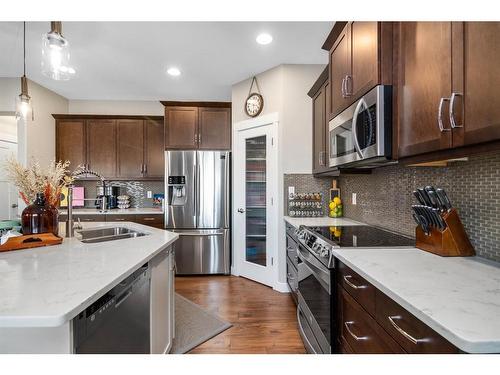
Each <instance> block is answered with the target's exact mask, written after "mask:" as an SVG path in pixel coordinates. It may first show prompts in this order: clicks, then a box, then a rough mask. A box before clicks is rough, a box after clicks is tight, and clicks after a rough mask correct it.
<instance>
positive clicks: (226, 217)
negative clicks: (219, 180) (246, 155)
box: [224, 152, 231, 228]
mask: <svg viewBox="0 0 500 375" xmlns="http://www.w3.org/2000/svg"><path fill="white" fill-rule="evenodd" d="M229 158H230V154H229V152H227V153H226V157H225V159H224V160H225V163H224V164H225V165H224V167H225V168H224V169H225V170H224V178H225V181H224V185H225V188H224V195H225V196H224V203H225V205H224V206H225V207H224V227H225V228H229V221H230V218H229V206H230V204H231V203H230V195H229V189H230V186H229V184H230V182H229V169H230V163H229Z"/></svg>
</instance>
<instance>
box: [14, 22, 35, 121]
mask: <svg viewBox="0 0 500 375" xmlns="http://www.w3.org/2000/svg"><path fill="white" fill-rule="evenodd" d="M23 64H24V65H23V76H22V77H21V94H20V95H19V96H18V97H17V99H16V117H17V118H22V119H23V120H25V121H26V120H27V119H28V118H29V117H30V115H31V119H32V120H33V108H32V102H31V97H30V96H29V94H28V79H27V78H26V22H23Z"/></svg>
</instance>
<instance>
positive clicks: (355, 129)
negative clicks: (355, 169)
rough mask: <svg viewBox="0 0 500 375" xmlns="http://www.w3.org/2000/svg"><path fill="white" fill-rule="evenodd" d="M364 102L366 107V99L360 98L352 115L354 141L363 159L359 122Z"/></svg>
mask: <svg viewBox="0 0 500 375" xmlns="http://www.w3.org/2000/svg"><path fill="white" fill-rule="evenodd" d="M363 104H364V105H365V107H366V102H365V99H364V98H361V99H359V102H358V105H357V106H356V109H355V110H354V114H353V116H352V142H353V143H354V148H355V149H356V152H357V153H358V155H359V157H360V158H361V159H363V158H364V156H363V152H362V151H361V147H359V141H358V134H357V133H358V132H357V130H358V129H357V126H358V125H357V122H358V114H359V111H360V110H361V106H362V105H363Z"/></svg>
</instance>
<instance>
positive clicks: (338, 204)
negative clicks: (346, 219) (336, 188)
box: [328, 197, 344, 217]
mask: <svg viewBox="0 0 500 375" xmlns="http://www.w3.org/2000/svg"><path fill="white" fill-rule="evenodd" d="M328 208H329V209H330V215H329V216H330V217H342V216H343V214H344V213H343V209H342V200H341V199H340V198H339V197H335V198H333V199H332V200H331V201H330V204H329V205H328Z"/></svg>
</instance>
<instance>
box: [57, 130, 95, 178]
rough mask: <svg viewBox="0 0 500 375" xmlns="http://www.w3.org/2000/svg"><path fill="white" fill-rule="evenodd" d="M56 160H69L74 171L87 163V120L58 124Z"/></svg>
mask: <svg viewBox="0 0 500 375" xmlns="http://www.w3.org/2000/svg"><path fill="white" fill-rule="evenodd" d="M56 160H57V161H59V160H61V161H66V160H69V161H70V162H71V164H70V170H72V171H73V170H75V169H76V168H77V167H78V166H80V165H81V166H84V165H85V164H86V163H87V150H86V142H85V120H61V121H57V122H56Z"/></svg>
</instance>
